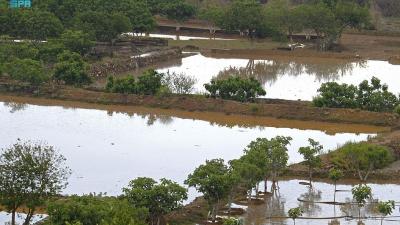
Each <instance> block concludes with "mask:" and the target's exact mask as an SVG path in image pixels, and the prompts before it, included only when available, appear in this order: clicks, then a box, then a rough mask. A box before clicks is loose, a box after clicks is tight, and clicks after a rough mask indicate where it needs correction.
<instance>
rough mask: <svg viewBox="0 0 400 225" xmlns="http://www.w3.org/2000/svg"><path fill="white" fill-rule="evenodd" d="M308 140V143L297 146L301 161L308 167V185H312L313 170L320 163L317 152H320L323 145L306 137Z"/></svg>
mask: <svg viewBox="0 0 400 225" xmlns="http://www.w3.org/2000/svg"><path fill="white" fill-rule="evenodd" d="M308 142H309V143H310V145H309V146H307V147H301V148H299V153H300V154H301V155H302V156H303V158H304V162H303V163H304V164H305V165H306V166H307V167H308V174H309V181H310V186H312V175H313V171H314V169H315V168H317V167H319V166H320V165H321V158H320V157H319V154H320V153H321V151H322V149H323V146H322V145H320V144H319V142H317V141H314V140H313V139H311V138H309V139H308Z"/></svg>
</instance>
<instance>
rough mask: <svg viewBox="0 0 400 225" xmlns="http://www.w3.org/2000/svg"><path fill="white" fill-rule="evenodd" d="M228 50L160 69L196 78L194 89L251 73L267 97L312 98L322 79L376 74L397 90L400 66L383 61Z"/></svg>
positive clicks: (353, 80) (346, 79) (344, 79)
mask: <svg viewBox="0 0 400 225" xmlns="http://www.w3.org/2000/svg"><path fill="white" fill-rule="evenodd" d="M250 56H251V54H249V55H246V56H241V55H232V56H229V55H228V54H223V55H222V54H209V56H205V55H202V54H196V55H194V56H190V57H186V58H183V59H182V62H181V63H178V64H176V65H160V67H159V68H158V71H160V72H168V71H169V72H171V73H172V72H175V73H185V74H187V75H191V76H194V77H196V78H197V80H198V82H197V84H196V90H197V92H204V91H205V89H204V87H203V84H205V83H208V82H209V81H210V80H211V78H213V77H226V76H230V75H239V76H242V77H249V76H253V77H255V78H257V79H258V80H259V81H260V82H261V83H262V84H263V85H264V87H265V89H266V91H267V95H266V96H264V97H266V98H280V99H290V100H297V99H301V100H312V98H313V96H315V95H317V90H318V88H319V87H320V86H321V84H322V83H324V82H328V81H336V82H339V83H348V84H354V85H358V84H359V83H360V82H361V81H363V80H366V79H367V80H370V79H371V78H372V77H373V76H376V77H378V78H379V79H381V80H382V82H383V83H387V84H388V85H389V90H390V91H392V92H394V93H396V94H397V93H400V83H399V82H397V80H398V76H399V74H400V66H399V65H392V64H390V63H388V62H385V61H373V60H367V61H347V60H343V59H327V58H290V59H288V58H287V57H286V58H284V57H280V58H276V57H275V58H268V56H257V55H254V56H251V57H252V58H251V59H246V57H250Z"/></svg>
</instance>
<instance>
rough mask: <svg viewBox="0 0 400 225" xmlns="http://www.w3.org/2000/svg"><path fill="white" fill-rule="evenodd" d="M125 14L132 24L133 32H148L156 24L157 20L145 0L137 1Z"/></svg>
mask: <svg viewBox="0 0 400 225" xmlns="http://www.w3.org/2000/svg"><path fill="white" fill-rule="evenodd" d="M125 15H126V16H127V17H128V18H129V20H130V22H131V24H132V31H133V33H148V32H150V31H152V30H153V29H154V28H155V26H156V21H155V19H154V17H153V15H152V14H151V12H150V9H149V7H148V4H147V3H146V2H145V1H143V0H139V1H136V2H135V4H133V6H132V7H131V8H130V9H129V10H128V11H127V12H126V13H125Z"/></svg>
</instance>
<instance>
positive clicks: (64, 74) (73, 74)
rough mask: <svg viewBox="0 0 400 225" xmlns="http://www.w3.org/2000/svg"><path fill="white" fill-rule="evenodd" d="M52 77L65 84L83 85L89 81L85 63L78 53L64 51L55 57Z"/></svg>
mask: <svg viewBox="0 0 400 225" xmlns="http://www.w3.org/2000/svg"><path fill="white" fill-rule="evenodd" d="M57 61H58V62H57V63H56V64H55V66H54V67H55V70H54V79H55V80H57V81H62V82H64V83H65V84H67V85H83V84H89V83H90V82H91V80H90V77H89V75H88V74H87V64H86V63H85V62H84V61H83V59H82V57H81V56H80V55H79V54H78V53H74V52H70V51H64V52H63V53H61V54H60V55H58V57H57Z"/></svg>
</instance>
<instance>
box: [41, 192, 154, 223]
mask: <svg viewBox="0 0 400 225" xmlns="http://www.w3.org/2000/svg"><path fill="white" fill-rule="evenodd" d="M47 213H48V214H49V222H50V224H52V225H69V224H76V225H120V224H126V225H145V224H146V219H147V216H148V210H147V209H145V208H133V207H132V206H131V204H130V203H129V202H128V200H127V199H123V198H116V197H104V196H101V195H92V194H91V195H84V196H69V197H68V198H64V199H60V200H56V201H51V202H50V203H49V205H48V207H47Z"/></svg>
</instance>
